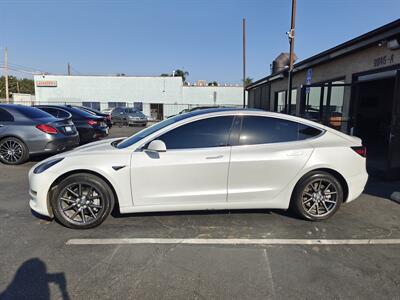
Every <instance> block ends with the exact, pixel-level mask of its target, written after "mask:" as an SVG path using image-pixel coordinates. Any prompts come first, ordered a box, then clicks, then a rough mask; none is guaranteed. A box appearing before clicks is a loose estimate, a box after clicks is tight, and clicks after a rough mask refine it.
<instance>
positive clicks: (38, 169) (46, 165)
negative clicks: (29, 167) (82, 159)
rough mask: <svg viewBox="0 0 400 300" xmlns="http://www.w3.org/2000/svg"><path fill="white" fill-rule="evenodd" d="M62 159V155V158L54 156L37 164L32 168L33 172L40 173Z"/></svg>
mask: <svg viewBox="0 0 400 300" xmlns="http://www.w3.org/2000/svg"><path fill="white" fill-rule="evenodd" d="M63 159H64V157H62V158H55V159H52V160H49V161H46V162H44V163H42V164H40V165H38V166H37V167H36V168H35V169H34V170H33V173H35V174H40V173H42V172H44V171H46V170H47V169H48V168H50V167H52V166H54V165H55V164H58V163H59V162H60V161H62V160H63Z"/></svg>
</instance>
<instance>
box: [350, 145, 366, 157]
mask: <svg viewBox="0 0 400 300" xmlns="http://www.w3.org/2000/svg"><path fill="white" fill-rule="evenodd" d="M351 149H353V150H354V151H355V152H356V153H357V154H359V155H361V156H362V157H367V148H366V147H364V146H359V147H351Z"/></svg>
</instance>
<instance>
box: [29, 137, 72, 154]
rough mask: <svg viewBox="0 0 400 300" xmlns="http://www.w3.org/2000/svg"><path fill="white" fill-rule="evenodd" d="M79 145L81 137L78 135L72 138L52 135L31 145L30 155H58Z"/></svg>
mask: <svg viewBox="0 0 400 300" xmlns="http://www.w3.org/2000/svg"><path fill="white" fill-rule="evenodd" d="M78 145H79V135H78V134H77V133H76V134H74V135H71V136H66V135H59V134H57V135H50V134H46V137H45V138H43V139H40V140H36V141H35V142H33V143H31V145H30V151H29V153H30V154H44V153H57V152H61V151H65V150H69V149H71V148H74V147H76V146H78Z"/></svg>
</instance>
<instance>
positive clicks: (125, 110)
mask: <svg viewBox="0 0 400 300" xmlns="http://www.w3.org/2000/svg"><path fill="white" fill-rule="evenodd" d="M111 120H112V123H113V124H120V125H121V124H122V125H140V126H146V125H147V117H146V115H145V114H143V113H142V112H141V111H140V110H138V109H136V108H133V107H116V108H115V109H114V110H113V111H112V112H111Z"/></svg>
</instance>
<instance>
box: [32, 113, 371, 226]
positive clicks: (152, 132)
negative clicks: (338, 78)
mask: <svg viewBox="0 0 400 300" xmlns="http://www.w3.org/2000/svg"><path fill="white" fill-rule="evenodd" d="M365 156H366V150H365V148H364V147H363V146H362V143H361V140H360V139H359V138H357V137H353V136H348V135H346V134H343V133H341V132H339V131H336V130H333V129H331V128H328V127H325V126H323V125H320V124H317V123H314V122H311V121H308V120H305V119H301V118H298V117H294V116H289V115H283V114H278V113H271V112H264V111H259V110H241V109H205V110H200V111H196V112H191V113H186V114H181V115H177V116H175V117H172V118H169V119H166V120H164V121H162V122H160V123H157V124H155V125H153V126H151V127H148V128H146V129H144V130H142V131H140V132H138V133H136V134H135V135H133V136H131V137H129V138H125V139H111V140H103V141H100V142H95V143H91V144H88V145H85V146H82V147H79V148H77V149H75V150H73V151H70V152H66V153H63V154H59V155H57V156H53V157H51V158H49V159H46V160H45V161H43V162H40V163H38V164H37V165H35V166H34V167H33V168H32V169H31V170H30V172H29V183H30V207H31V208H32V209H33V210H34V211H36V212H38V213H40V214H42V215H46V216H49V217H55V218H57V219H58V221H60V222H61V223H62V224H64V225H65V226H67V227H71V228H91V227H95V226H97V225H99V224H101V223H102V222H103V221H104V220H105V219H106V218H107V216H108V215H109V214H110V212H111V210H112V209H113V207H114V205H115V204H117V203H118V207H119V210H120V212H121V213H135V212H155V211H183V210H208V209H250V208H251V209H254V208H263V209H265V208H270V209H288V208H291V209H293V210H294V211H295V212H296V213H297V214H299V215H300V216H301V217H303V218H305V219H309V220H323V219H327V218H329V217H331V216H332V215H333V214H334V213H335V212H336V211H337V210H338V209H339V207H340V205H341V204H342V203H344V202H350V201H352V200H354V199H355V198H357V197H358V196H359V195H360V194H361V193H362V191H363V189H364V186H365V184H366V182H367V178H368V174H367V172H366V163H365V161H366V158H365Z"/></svg>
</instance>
